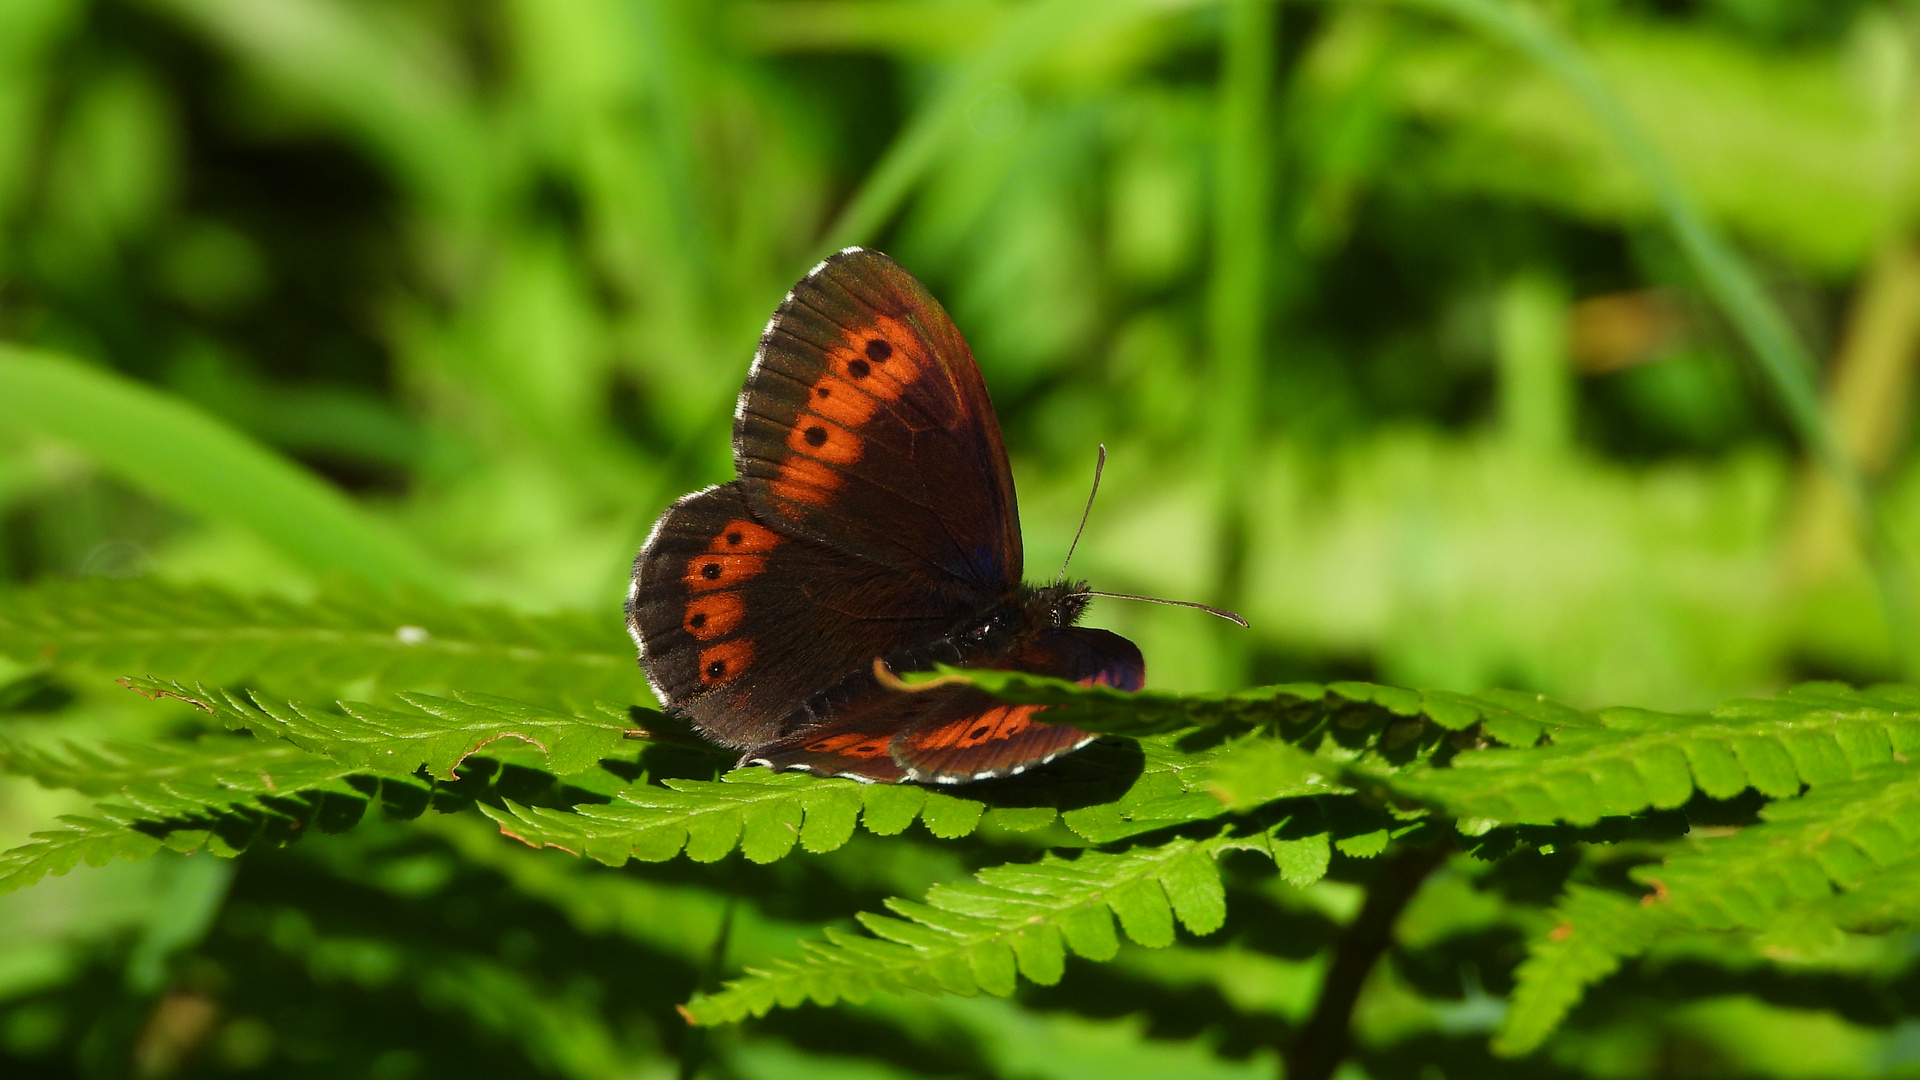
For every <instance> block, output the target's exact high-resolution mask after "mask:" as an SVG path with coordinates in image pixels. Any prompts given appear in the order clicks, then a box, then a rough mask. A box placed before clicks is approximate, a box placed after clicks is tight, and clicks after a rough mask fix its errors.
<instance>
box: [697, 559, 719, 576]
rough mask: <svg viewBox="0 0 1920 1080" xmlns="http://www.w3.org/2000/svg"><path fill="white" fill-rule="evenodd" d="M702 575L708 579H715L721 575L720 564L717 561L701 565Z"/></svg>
mask: <svg viewBox="0 0 1920 1080" xmlns="http://www.w3.org/2000/svg"><path fill="white" fill-rule="evenodd" d="M700 576H701V577H703V578H706V579H707V580H708V581H712V580H714V579H715V578H717V577H719V576H720V564H719V563H717V562H710V563H708V564H707V565H705V566H703V567H701V568H700Z"/></svg>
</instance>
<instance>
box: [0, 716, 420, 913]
mask: <svg viewBox="0 0 1920 1080" xmlns="http://www.w3.org/2000/svg"><path fill="white" fill-rule="evenodd" d="M0 770H4V771H5V772H9V773H12V774H15V775H20V776H28V777H32V778H33V779H35V780H37V781H39V782H40V783H41V784H43V785H46V786H49V787H66V788H72V789H74V790H77V791H82V792H85V793H87V794H91V795H100V796H107V797H108V799H107V801H105V802H102V803H100V804H99V805H98V806H97V807H95V809H94V812H93V815H92V816H86V817H66V818H62V819H61V821H62V822H63V823H64V824H63V827H62V828H60V829H57V830H52V831H48V832H40V833H35V834H33V838H32V840H31V841H30V842H28V843H27V844H24V845H21V846H20V847H18V848H15V849H13V850H11V851H7V852H4V853H0V892H8V891H11V890H13V889H17V888H21V887H24V886H26V885H31V884H33V883H34V882H37V881H39V880H40V879H41V878H42V877H44V876H45V875H47V874H48V873H52V874H64V873H66V872H67V871H68V870H71V869H72V868H73V867H74V866H76V865H78V864H79V863H80V862H81V861H85V862H87V863H88V864H89V865H94V866H98V865H100V864H102V863H104V862H106V861H108V860H109V859H112V858H116V857H117V858H123V859H128V860H139V859H144V858H147V857H149V856H151V855H153V854H154V853H155V852H157V851H159V850H160V849H161V848H163V847H165V848H170V849H172V850H174V851H180V852H190V851H198V850H200V849H202V848H206V849H209V850H211V851H213V852H214V853H215V854H219V855H236V854H238V853H240V852H241V851H243V850H246V849H247V848H248V847H251V846H253V845H254V844H257V843H260V842H270V843H276V842H284V841H286V840H290V839H292V838H294V837H296V836H298V835H299V834H300V833H301V832H303V831H304V830H306V829H308V828H319V829H321V830H323V831H326V832H340V831H343V830H345V829H348V828H351V827H352V826H353V825H354V824H356V823H357V822H359V821H360V820H361V818H362V816H363V815H364V814H365V812H366V810H367V809H368V807H369V806H371V805H374V804H376V803H377V804H379V805H381V806H382V807H383V808H384V809H385V810H386V811H387V813H389V814H390V815H392V816H400V817H410V816H413V815H415V814H418V813H419V812H420V811H421V810H423V809H424V808H425V807H426V805H427V802H428V799H429V797H430V794H431V792H430V790H429V788H428V786H427V785H426V784H425V783H423V782H419V781H416V780H413V779H410V778H392V777H389V778H383V779H377V778H374V777H371V776H367V775H364V774H363V773H362V772H361V771H360V770H357V769H354V768H352V767H350V766H345V765H341V764H340V763H338V762H336V761H332V760H330V759H328V758H324V757H319V756H316V755H314V754H309V753H307V752H305V751H303V750H300V749H299V748H297V747H293V746H288V745H287V744H285V743H281V742H271V743H263V742H259V741H257V740H254V739H236V738H231V737H223V738H218V739H204V740H201V741H199V742H196V743H153V744H147V743H110V744H108V745H106V746H105V747H102V748H100V749H85V748H81V747H74V746H69V747H68V748H67V750H66V753H65V754H64V755H63V754H58V753H54V752H52V751H48V750H43V749H36V748H32V747H26V746H22V745H19V744H17V743H13V742H10V741H4V740H0Z"/></svg>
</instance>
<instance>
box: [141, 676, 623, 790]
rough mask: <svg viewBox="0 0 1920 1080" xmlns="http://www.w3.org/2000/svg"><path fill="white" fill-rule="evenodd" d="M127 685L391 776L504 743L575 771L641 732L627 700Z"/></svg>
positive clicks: (438, 767) (454, 765)
mask: <svg viewBox="0 0 1920 1080" xmlns="http://www.w3.org/2000/svg"><path fill="white" fill-rule="evenodd" d="M122 682H123V683H124V685H126V686H127V687H128V688H129V689H133V690H138V691H140V692H142V693H145V694H147V695H148V696H150V697H170V698H178V699H180V700H182V701H185V702H187V703H188V704H191V705H193V706H195V707H197V708H200V709H202V710H205V711H206V712H208V713H210V714H212V715H214V716H216V717H218V718H219V720H220V721H221V722H222V723H223V724H225V725H226V726H228V727H230V728H235V729H243V730H247V731H251V732H253V733H254V734H256V735H259V736H260V737H261V738H283V739H286V740H287V741H288V742H291V743H293V744H294V745H295V746H298V747H300V748H301V749H304V750H310V751H312V752H314V753H316V754H325V755H326V756H328V757H330V758H332V759H333V760H335V761H337V762H339V763H340V764H342V765H346V766H348V767H350V768H356V769H365V770H368V771H370V772H373V773H376V774H379V775H385V776H407V775H411V774H412V773H413V772H414V771H415V770H418V769H424V770H426V771H427V772H428V773H429V774H430V775H432V776H435V777H439V778H441V779H446V780H451V779H454V777H455V770H456V769H458V768H459V766H460V763H461V762H463V761H465V760H466V759H467V758H469V757H471V756H473V755H474V754H476V753H478V752H479V751H480V749H481V748H482V747H485V746H488V745H490V744H492V743H495V742H498V741H499V740H502V739H512V740H515V741H516V742H517V743H520V744H524V745H525V746H528V747H530V748H532V749H533V750H534V751H535V752H537V753H538V754H539V755H540V758H541V760H542V761H543V763H544V764H545V765H546V767H547V768H549V769H550V770H551V771H552V772H553V773H555V774H556V775H559V776H570V775H573V774H575V773H579V772H584V771H586V770H587V769H590V768H593V767H594V766H595V765H596V764H598V763H599V761H600V759H601V758H603V757H607V756H609V755H610V754H612V753H613V751H614V750H615V748H617V747H618V746H619V745H620V742H621V740H622V739H624V738H626V737H627V734H628V733H629V732H632V733H635V734H639V733H641V731H642V730H643V729H641V728H638V727H635V726H634V725H633V723H632V720H633V717H632V716H631V715H630V713H629V710H628V709H626V708H623V707H620V706H607V707H605V708H603V709H601V710H600V712H599V715H597V716H573V715H568V714H565V713H560V712H556V711H554V710H552V709H547V708H544V707H541V706H538V705H530V704H527V703H524V702H518V701H510V700H507V699H505V698H497V697H493V696H491V695H487V694H461V695H459V696H458V697H456V698H442V697H435V696H433V695H430V694H412V693H403V694H401V695H399V699H400V701H401V703H402V704H404V705H406V706H409V707H410V708H408V709H406V710H400V709H389V708H382V707H380V706H376V705H366V704H360V703H354V702H340V703H338V706H337V709H338V711H335V710H334V709H332V708H325V709H323V708H316V707H314V706H310V705H298V704H295V703H293V702H290V701H281V700H279V699H276V698H271V697H267V696H265V695H260V694H240V693H236V692H233V691H227V690H215V689H210V688H208V687H206V686H199V687H196V688H193V689H189V688H188V687H186V686H184V685H182V684H181V683H178V682H174V681H172V680H161V679H152V678H139V679H124V680H122Z"/></svg>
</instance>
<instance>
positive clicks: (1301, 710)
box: [939, 666, 1599, 746]
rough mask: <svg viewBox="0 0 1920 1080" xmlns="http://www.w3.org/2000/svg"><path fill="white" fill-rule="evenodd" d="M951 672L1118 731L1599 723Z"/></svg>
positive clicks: (1537, 705) (1507, 709)
mask: <svg viewBox="0 0 1920 1080" xmlns="http://www.w3.org/2000/svg"><path fill="white" fill-rule="evenodd" d="M939 670H940V673H941V674H942V675H943V676H947V677H957V678H964V679H967V680H968V681H970V682H973V683H974V684H976V685H978V686H979V687H980V688H981V689H983V690H986V691H987V692H988V693H991V694H993V695H994V696H995V697H998V698H1000V699H1001V700H1003V701H1007V702H1012V703H1015V704H1026V705H1054V706H1058V710H1057V711H1054V712H1049V713H1047V714H1046V720H1047V721H1048V722H1049V723H1056V724H1071V725H1072V726H1074V727H1077V728H1081V729H1083V730H1086V731H1101V732H1110V733H1113V734H1116V735H1156V734H1165V733H1168V732H1175V731H1181V730H1184V729H1187V728H1193V727H1202V728H1211V727H1223V726H1224V727H1228V728H1250V727H1260V726H1265V725H1269V724H1274V723H1287V724H1292V725H1299V724H1304V723H1307V722H1310V721H1315V720H1322V719H1327V718H1330V717H1342V718H1345V719H1359V718H1363V717H1365V716H1367V715H1369V714H1371V715H1372V716H1373V717H1374V718H1375V719H1377V720H1379V721H1382V722H1385V723H1391V722H1392V721H1393V720H1394V719H1396V718H1399V719H1408V720H1412V719H1420V720H1425V721H1431V722H1432V723H1433V724H1434V725H1436V726H1437V727H1439V728H1440V729H1442V730H1445V731H1468V730H1470V729H1476V728H1477V730H1478V731H1479V732H1481V733H1483V734H1485V735H1486V736H1487V737H1488V738H1491V739H1493V740H1495V741H1497V742H1500V743H1503V744H1506V745H1508V746H1531V745H1533V744H1534V743H1535V742H1537V741H1538V740H1539V739H1540V737H1541V736H1542V735H1543V734H1546V733H1549V732H1555V731H1559V730H1562V729H1566V728H1585V727H1597V726H1599V721H1598V720H1597V719H1596V718H1595V717H1594V716H1593V714H1591V713H1586V712H1582V711H1580V710H1578V709H1574V708H1570V707H1568V706H1566V705H1562V704H1560V703H1558V702H1555V701H1552V700H1550V699H1548V698H1547V697H1546V696H1545V695H1543V694H1528V693H1522V692H1520V691H1514V690H1489V691H1485V692H1483V693H1479V694H1458V693H1454V692H1452V691H1447V690H1408V689H1404V688H1402V687H1397V686H1379V685H1376V684H1374V683H1362V682H1335V683H1325V684H1322V683H1284V684H1280V685H1276V686H1257V687H1253V688H1251V689H1247V690H1236V691H1231V692H1225V693H1209V694H1175V693H1170V692H1167V691H1157V690H1143V691H1141V692H1139V693H1137V694H1127V693H1122V692H1121V691H1118V690H1114V689H1112V688H1110V687H1104V686H1080V685H1078V684H1076V683H1070V682H1067V681H1065V680H1062V679H1052V678H1047V677H1045V676H1042V675H1032V674H1027V673H1025V672H1018V671H983V670H978V669H972V668H965V669H963V668H950V667H944V666H943V667H941V668H940V669H939Z"/></svg>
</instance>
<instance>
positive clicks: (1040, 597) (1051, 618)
mask: <svg viewBox="0 0 1920 1080" xmlns="http://www.w3.org/2000/svg"><path fill="white" fill-rule="evenodd" d="M1089 595H1090V594H1089V593H1088V592H1087V583H1086V582H1084V581H1073V582H1066V581H1062V582H1058V583H1055V584H1052V585H1042V586H1040V587H1039V588H1037V589H1033V590H1031V591H1030V592H1029V593H1028V595H1027V598H1026V602H1025V604H1024V605H1023V606H1024V607H1025V609H1026V610H1025V612H1024V614H1025V615H1026V619H1025V620H1024V621H1025V622H1026V624H1027V625H1028V626H1032V627H1044V628H1048V629H1054V630H1062V629H1065V628H1067V627H1069V626H1072V625H1073V624H1074V623H1077V622H1079V621H1080V616H1081V615H1083V614H1085V613H1086V610H1087V600H1088V597H1089Z"/></svg>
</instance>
